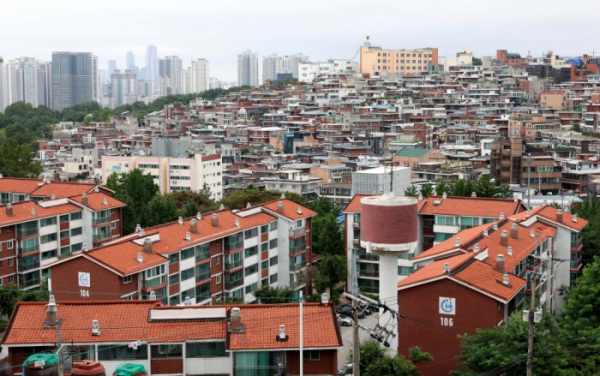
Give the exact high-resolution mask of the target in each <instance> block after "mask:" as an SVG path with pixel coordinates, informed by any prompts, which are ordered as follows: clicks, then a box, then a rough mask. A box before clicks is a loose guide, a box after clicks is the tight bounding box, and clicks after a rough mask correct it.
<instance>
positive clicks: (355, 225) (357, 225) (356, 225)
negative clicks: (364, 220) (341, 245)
mask: <svg viewBox="0 0 600 376" xmlns="http://www.w3.org/2000/svg"><path fill="white" fill-rule="evenodd" d="M352 226H353V227H354V228H360V222H354V223H353V224H352Z"/></svg>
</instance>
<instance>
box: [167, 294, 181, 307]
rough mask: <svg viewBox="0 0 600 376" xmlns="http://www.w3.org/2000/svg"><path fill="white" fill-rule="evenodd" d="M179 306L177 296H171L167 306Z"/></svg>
mask: <svg viewBox="0 0 600 376" xmlns="http://www.w3.org/2000/svg"><path fill="white" fill-rule="evenodd" d="M177 304H179V294H177V295H173V296H172V297H170V298H169V305H171V306H174V305H177Z"/></svg>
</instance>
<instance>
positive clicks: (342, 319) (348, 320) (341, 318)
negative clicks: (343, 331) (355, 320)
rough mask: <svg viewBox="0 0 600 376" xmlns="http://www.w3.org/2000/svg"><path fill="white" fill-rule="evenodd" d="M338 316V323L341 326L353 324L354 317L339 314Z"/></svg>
mask: <svg viewBox="0 0 600 376" xmlns="http://www.w3.org/2000/svg"><path fill="white" fill-rule="evenodd" d="M337 318H338V324H340V326H351V325H352V319H351V318H350V317H348V316H344V315H339V314H338V315H337Z"/></svg>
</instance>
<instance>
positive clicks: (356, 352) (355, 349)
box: [350, 248, 360, 376]
mask: <svg viewBox="0 0 600 376" xmlns="http://www.w3.org/2000/svg"><path fill="white" fill-rule="evenodd" d="M350 271H351V272H352V286H351V287H352V295H354V296H358V273H357V270H356V251H355V250H354V248H353V249H352V257H351V264H350ZM358 309H359V306H358V301H357V300H356V299H352V316H353V318H354V320H352V321H353V323H352V375H355V376H360V340H359V338H358Z"/></svg>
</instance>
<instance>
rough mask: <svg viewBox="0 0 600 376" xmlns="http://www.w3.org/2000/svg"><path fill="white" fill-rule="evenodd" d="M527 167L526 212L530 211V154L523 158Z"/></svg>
mask: <svg viewBox="0 0 600 376" xmlns="http://www.w3.org/2000/svg"><path fill="white" fill-rule="evenodd" d="M525 160H526V161H527V164H528V165H529V167H527V210H531V162H532V159H531V153H528V154H527V157H526V158H525Z"/></svg>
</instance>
